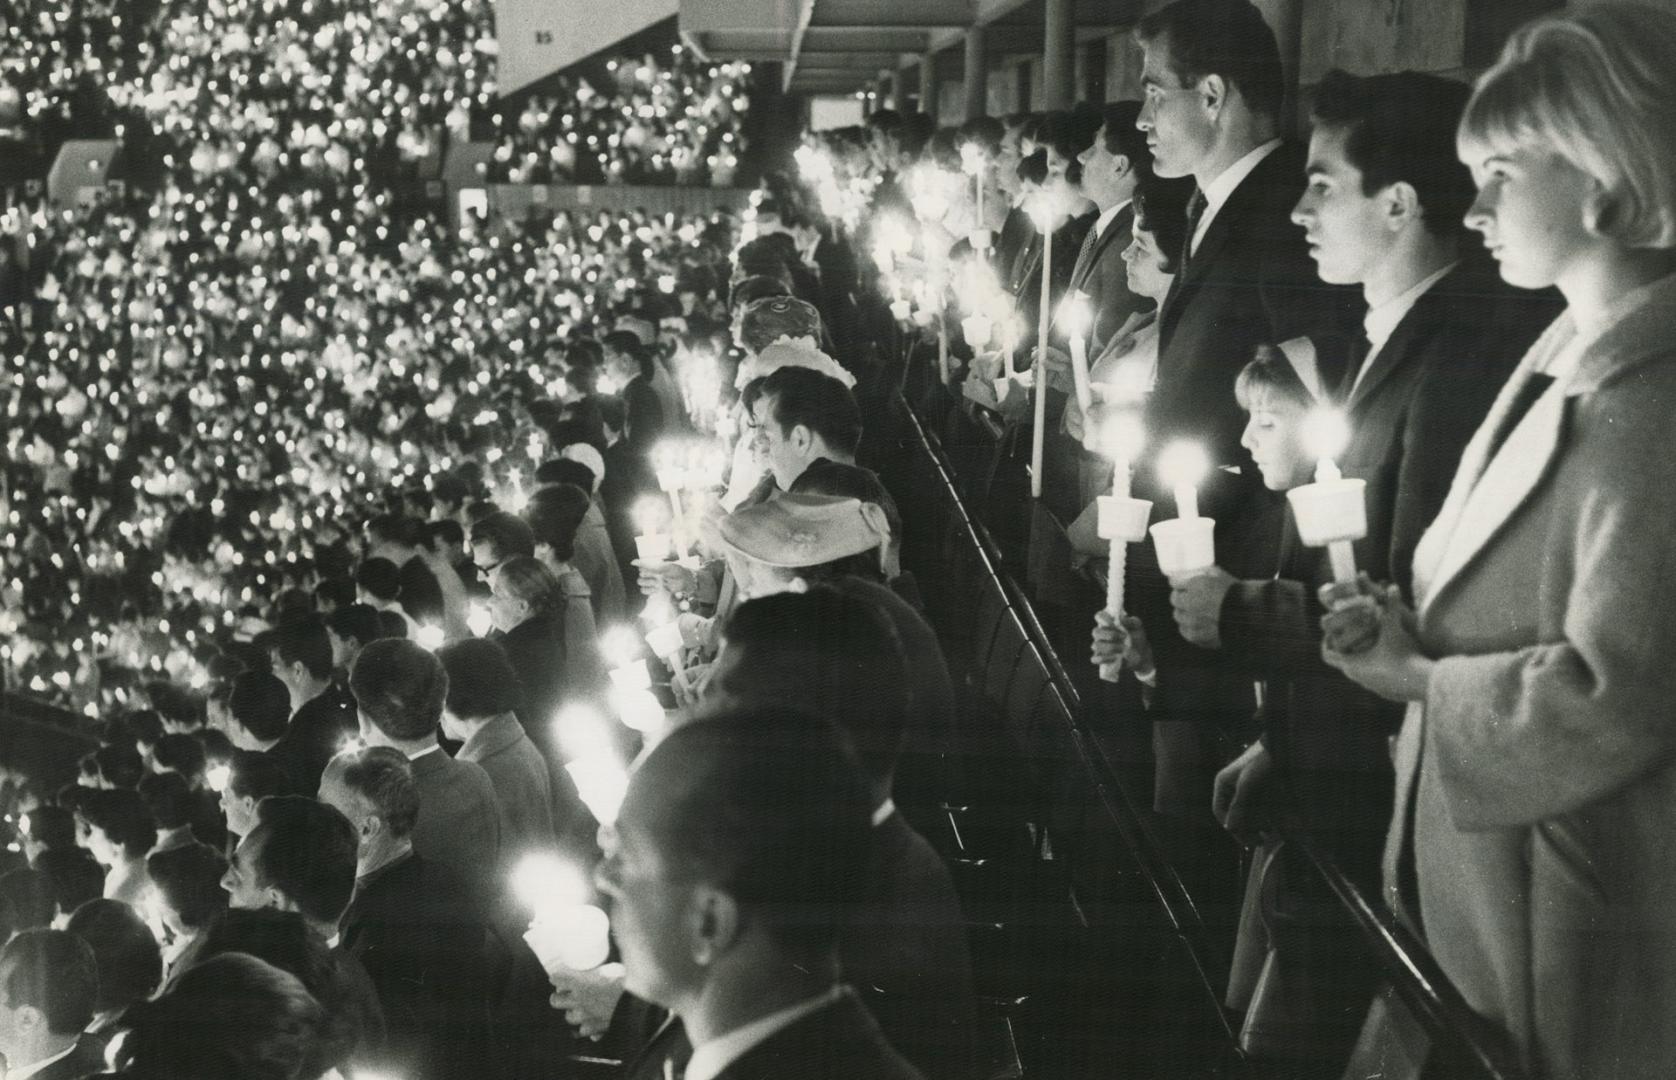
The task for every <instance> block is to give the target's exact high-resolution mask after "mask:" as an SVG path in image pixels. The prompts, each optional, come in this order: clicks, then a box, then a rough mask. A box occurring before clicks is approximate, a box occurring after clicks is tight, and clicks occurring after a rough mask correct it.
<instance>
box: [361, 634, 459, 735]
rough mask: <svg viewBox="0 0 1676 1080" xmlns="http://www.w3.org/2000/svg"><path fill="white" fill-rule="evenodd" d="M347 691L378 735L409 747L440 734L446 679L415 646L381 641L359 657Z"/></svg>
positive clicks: (430, 656) (432, 658)
mask: <svg viewBox="0 0 1676 1080" xmlns="http://www.w3.org/2000/svg"><path fill="white" fill-rule="evenodd" d="M349 690H350V692H351V693H352V694H354V695H355V703H356V705H358V706H359V707H360V710H361V712H362V713H363V714H365V715H366V717H367V719H369V720H371V721H372V722H373V724H375V725H376V726H377V727H378V730H380V731H382V732H383V733H384V734H385V735H388V736H389V737H390V738H392V739H396V740H399V741H402V742H406V741H409V740H412V739H423V738H424V737H425V736H426V735H429V734H431V733H432V732H433V731H435V730H436V726H437V724H438V722H440V721H441V719H442V702H443V699H444V698H446V697H447V696H448V673H447V672H445V671H443V670H442V662H441V661H439V660H438V659H437V658H436V656H435V655H434V654H432V653H431V652H429V651H428V650H426V649H424V648H422V647H421V646H420V645H418V644H417V643H415V642H412V641H406V640H396V639H393V638H383V639H380V640H378V641H375V642H373V643H372V644H370V645H368V646H367V647H366V648H364V649H362V650H361V652H360V655H358V656H357V657H355V667H354V669H353V670H352V671H351V672H350V673H349Z"/></svg>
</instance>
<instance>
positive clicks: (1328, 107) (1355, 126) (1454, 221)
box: [1310, 70, 1477, 236]
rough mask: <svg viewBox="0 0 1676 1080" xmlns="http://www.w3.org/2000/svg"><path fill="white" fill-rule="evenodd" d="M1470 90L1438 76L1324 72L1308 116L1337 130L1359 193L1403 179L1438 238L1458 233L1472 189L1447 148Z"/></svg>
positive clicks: (1467, 173)
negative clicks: (1358, 181) (1356, 174)
mask: <svg viewBox="0 0 1676 1080" xmlns="http://www.w3.org/2000/svg"><path fill="white" fill-rule="evenodd" d="M1471 94H1472V91H1471V90H1470V89H1468V87H1467V86H1466V84H1465V83H1461V82H1456V81H1455V80H1454V79H1445V78H1443V77H1442V76H1441V75H1424V74H1421V73H1420V72H1417V71H1400V72H1396V73H1394V74H1390V75H1369V76H1365V77H1363V76H1357V75H1349V74H1346V73H1345V72H1343V71H1338V70H1333V71H1329V72H1327V74H1326V76H1325V77H1324V78H1323V79H1322V80H1321V84H1320V85H1319V86H1318V87H1317V88H1316V91H1315V101H1314V106H1313V107H1312V109H1311V110H1310V115H1311V119H1312V120H1313V121H1314V123H1315V126H1316V127H1317V128H1322V127H1326V128H1332V129H1334V130H1337V131H1342V132H1343V133H1344V135H1345V140H1344V149H1345V156H1346V157H1347V158H1348V159H1349V161H1350V164H1351V165H1354V166H1355V167H1356V169H1357V171H1359V172H1360V173H1361V174H1362V194H1364V195H1372V194H1374V193H1376V192H1379V191H1382V190H1384V189H1385V188H1388V187H1390V186H1391V185H1392V184H1396V183H1406V184H1408V185H1409V186H1410V187H1412V188H1413V189H1414V192H1415V194H1416V195H1418V196H1419V199H1420V209H1421V214H1422V218H1421V220H1423V221H1424V222H1425V224H1426V227H1427V228H1428V229H1430V230H1431V231H1432V232H1434V233H1436V234H1438V235H1440V236H1462V235H1464V234H1465V233H1466V222H1465V221H1464V217H1465V214H1466V211H1467V207H1469V206H1471V205H1472V202H1473V199H1474V198H1475V197H1476V195H1477V188H1476V187H1475V186H1474V184H1473V182H1472V172H1471V170H1469V169H1468V168H1467V167H1466V166H1465V165H1464V164H1462V163H1461V159H1460V157H1459V156H1458V155H1457V154H1456V152H1455V132H1456V130H1457V129H1458V128H1459V127H1460V124H1461V114H1462V113H1463V112H1465V111H1466V103H1467V98H1468V97H1470V96H1471Z"/></svg>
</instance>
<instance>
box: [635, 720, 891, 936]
mask: <svg viewBox="0 0 1676 1080" xmlns="http://www.w3.org/2000/svg"><path fill="white" fill-rule="evenodd" d="M872 813H873V806H872V803H871V796H870V794H869V791H868V785H867V784H866V782H865V780H864V778H863V774H862V772H861V768H860V766H859V765H857V764H856V762H855V759H854V757H853V756H851V754H850V752H849V750H848V748H847V747H846V746H845V745H844V738H843V735H842V733H840V732H839V731H838V730H837V729H836V728H834V727H833V726H832V725H831V724H830V723H829V722H827V721H825V720H820V719H817V718H813V717H810V716H808V715H806V714H803V713H799V712H795V711H792V710H789V709H784V708H772V709H770V708H752V709H741V710H739V711H736V712H727V713H721V714H718V715H716V716H713V717H711V718H710V719H707V720H703V721H700V722H697V723H691V724H685V725H683V726H681V727H678V728H676V729H675V730H674V731H672V732H671V733H670V734H669V735H668V736H666V737H665V738H664V740H663V741H662V742H660V743H659V744H658V745H657V747H656V748H654V749H653V750H652V752H651V753H650V754H649V755H648V756H647V757H646V759H645V760H644V761H643V762H641V764H640V765H639V766H638V767H637V768H636V770H635V772H634V775H633V777H632V778H631V780H630V781H629V790H628V795H627V797H626V799H625V802H624V807H623V813H622V814H621V816H620V818H619V820H622V821H628V820H633V821H635V822H636V823H638V824H640V825H641V826H643V827H644V828H645V829H646V830H647V831H648V832H649V833H650V835H651V836H652V838H653V840H654V843H655V844H656V846H657V850H658V851H659V853H660V855H662V856H663V857H664V858H666V859H668V860H669V861H671V862H673V863H675V864H676V865H677V866H680V867H682V869H683V871H684V872H686V873H688V874H691V875H693V876H696V877H697V878H699V879H700V880H703V881H707V882H709V883H711V884H713V885H715V886H716V887H718V888H720V889H722V890H724V891H726V892H727V893H728V894H729V895H731V896H732V897H733V898H734V899H735V900H736V901H738V902H739V904H740V905H742V907H744V908H745V910H746V912H747V917H748V918H753V919H760V920H761V921H762V923H763V925H764V926H765V927H766V928H767V930H768V932H769V934H770V935H771V936H772V937H773V938H774V939H775V940H777V941H778V942H780V943H781V944H782V946H784V947H786V948H788V949H790V950H793V951H795V952H799V953H802V954H804V955H811V954H812V955H824V954H826V953H827V952H828V951H829V950H831V949H832V948H833V946H834V945H835V944H836V941H837V934H838V925H839V921H840V919H841V918H842V917H843V916H844V914H845V912H846V911H847V910H848V909H849V908H850V907H851V905H853V904H854V903H855V902H856V901H857V900H858V899H859V895H860V890H861V888H862V887H863V886H862V878H863V876H864V874H863V867H864V865H865V861H866V852H867V847H868V839H869V835H870V829H871V818H872Z"/></svg>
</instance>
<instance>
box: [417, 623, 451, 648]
mask: <svg viewBox="0 0 1676 1080" xmlns="http://www.w3.org/2000/svg"><path fill="white" fill-rule="evenodd" d="M413 640H414V641H417V642H418V643H419V647H420V648H423V649H429V650H431V651H432V652H435V651H436V650H438V649H440V648H442V646H443V643H444V642H445V641H447V640H448V638H447V636H446V635H445V634H443V632H442V627H440V626H438V625H436V624H435V623H422V624H420V626H419V629H418V630H416V631H415V632H414V634H413Z"/></svg>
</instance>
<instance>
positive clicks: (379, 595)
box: [355, 556, 402, 602]
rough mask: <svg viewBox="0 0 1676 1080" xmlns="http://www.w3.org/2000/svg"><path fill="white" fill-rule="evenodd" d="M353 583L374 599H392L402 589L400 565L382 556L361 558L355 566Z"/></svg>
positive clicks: (399, 593)
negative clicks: (358, 564)
mask: <svg viewBox="0 0 1676 1080" xmlns="http://www.w3.org/2000/svg"><path fill="white" fill-rule="evenodd" d="M355 584H356V586H358V587H359V588H360V589H361V590H362V591H363V592H365V593H366V594H367V595H368V596H371V597H373V598H374V599H377V600H383V601H386V602H388V601H390V600H394V599H395V598H396V597H397V596H399V595H401V591H402V571H401V567H399V566H397V565H396V564H395V563H393V562H391V561H390V560H389V559H386V558H384V557H383V556H379V557H377V558H373V559H363V560H362V561H361V565H360V566H357V567H356V568H355Z"/></svg>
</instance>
